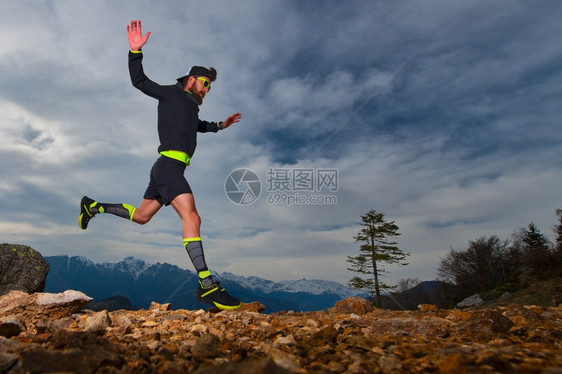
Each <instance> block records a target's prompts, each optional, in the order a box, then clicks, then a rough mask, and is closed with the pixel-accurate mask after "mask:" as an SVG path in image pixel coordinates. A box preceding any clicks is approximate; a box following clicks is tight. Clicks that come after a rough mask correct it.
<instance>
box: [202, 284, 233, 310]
mask: <svg viewBox="0 0 562 374" xmlns="http://www.w3.org/2000/svg"><path fill="white" fill-rule="evenodd" d="M195 300H197V301H200V302H202V303H205V304H209V305H213V306H215V307H217V308H219V309H222V310H232V309H238V308H240V306H241V305H242V302H241V301H240V300H238V299H237V298H235V297H232V296H230V295H229V293H228V292H226V290H225V289H224V288H222V287H221V286H220V283H219V282H215V283H213V284H212V285H210V286H209V287H203V286H202V285H201V282H199V286H198V287H197V293H196V294H195Z"/></svg>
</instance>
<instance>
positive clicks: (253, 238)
mask: <svg viewBox="0 0 562 374" xmlns="http://www.w3.org/2000/svg"><path fill="white" fill-rule="evenodd" d="M560 14H562V3H560V2H556V1H535V2H532V3H531V2H528V1H501V0H499V1H494V2H490V1H487V0H482V1H478V0H469V1H462V2H456V1H455V2H451V1H445V0H443V1H437V0H435V1H417V0H416V1H414V0H412V1H400V2H386V1H306V2H305V1H268V2H263V1H259V0H239V1H235V2H234V1H227V0H224V1H185V0H182V1H179V0H175V1H166V2H165V4H157V3H156V2H154V1H149V0H144V1H119V2H116V1H110V0H107V1H101V0H100V1H96V2H86V1H74V0H72V1H70V0H69V1H63V0H61V1H2V2H1V3H0V19H1V22H0V173H1V174H0V175H1V179H0V241H1V242H7V243H19V244H26V245H30V246H32V247H33V248H35V249H37V250H38V251H40V252H41V253H42V254H43V255H44V256H52V255H58V254H66V255H70V256H78V255H79V256H85V257H87V258H89V259H91V260H93V261H95V262H114V261H119V260H122V259H123V258H125V257H127V256H134V257H137V258H141V259H143V260H145V261H147V262H150V263H155V262H169V263H172V264H176V265H178V266H180V267H182V268H186V269H190V270H191V269H192V267H191V263H190V262H189V260H188V257H187V255H186V253H185V250H184V249H183V248H182V246H181V232H180V221H179V219H178V217H177V215H176V213H175V212H174V211H173V209H172V208H171V207H168V208H165V209H162V210H161V211H160V212H159V213H158V215H156V216H155V217H154V218H153V220H152V221H151V222H149V223H148V224H147V225H145V226H139V225H136V224H133V223H131V222H128V221H126V220H123V219H120V218H117V217H113V216H109V215H106V216H98V217H96V218H95V219H94V220H93V221H91V223H90V226H89V228H88V230H86V231H82V230H80V229H79V228H78V225H77V216H78V213H79V201H80V198H81V197H82V196H83V195H88V196H90V197H92V198H95V199H97V200H100V201H104V202H127V203H130V204H134V205H138V204H139V203H140V200H141V198H142V195H143V192H144V190H145V188H146V185H147V182H148V176H149V171H150V168H151V166H152V164H153V162H154V161H155V159H156V158H157V156H158V155H157V152H156V149H157V147H158V138H157V133H156V105H157V103H156V101H155V100H153V99H151V98H149V97H147V96H145V95H143V94H142V93H141V92H140V91H138V90H136V89H135V88H134V87H132V85H131V83H130V80H129V75H128V70H127V51H128V42H127V36H126V25H127V24H128V23H129V22H130V20H131V19H142V22H143V31H151V32H152V35H151V36H150V39H149V41H148V43H147V45H146V46H145V47H144V49H143V51H144V67H145V72H146V74H147V75H148V76H149V77H150V78H151V79H153V80H154V81H156V82H159V83H161V84H171V83H173V82H174V81H175V78H176V77H178V76H181V75H183V74H185V73H186V71H187V70H188V69H189V67H190V66H192V65H203V66H214V67H215V68H216V69H217V71H218V79H217V81H216V82H214V84H213V89H212V91H211V93H210V94H209V95H208V96H207V97H206V99H205V103H204V104H203V106H202V107H201V112H200V117H201V118H202V119H207V120H211V121H220V120H223V119H225V118H226V117H227V116H228V115H230V114H232V113H235V112H241V113H242V115H243V118H242V121H241V122H240V123H238V124H236V125H235V126H233V127H231V128H229V129H227V130H225V131H222V132H219V133H217V134H212V133H211V134H200V136H199V137H198V148H197V151H196V153H195V155H194V157H193V160H192V163H191V166H190V167H189V168H188V171H187V173H186V176H187V179H188V180H189V182H190V184H191V186H192V188H193V190H194V194H195V200H196V203H197V208H198V210H199V213H200V215H201V216H202V219H203V224H202V237H203V243H204V247H205V250H206V256H207V262H208V264H209V266H210V267H211V269H212V270H215V271H218V272H225V271H228V272H232V273H235V274H239V275H245V276H249V275H256V276H260V277H264V278H267V279H271V280H284V279H300V278H315V279H328V280H334V281H339V282H342V283H345V282H346V281H348V280H349V279H350V278H351V277H352V276H353V275H354V274H353V273H351V272H349V271H347V270H346V269H347V266H348V264H347V263H346V262H345V259H346V256H348V255H356V254H357V253H358V246H359V244H357V243H354V240H353V237H354V236H355V235H356V234H357V233H358V231H359V229H360V226H359V222H360V216H361V215H363V214H365V213H366V212H367V211H369V210H370V209H375V210H377V211H378V212H382V213H384V214H385V215H386V218H387V219H388V220H391V221H395V222H396V224H397V225H398V226H399V228H400V232H401V234H402V235H401V236H400V237H399V239H398V242H399V246H400V248H401V249H403V250H405V251H407V252H410V253H411V256H410V257H409V262H410V265H408V266H405V267H399V268H395V267H388V268H387V270H388V271H389V274H388V275H387V278H386V279H385V281H386V282H387V283H390V284H395V283H396V282H397V281H398V280H399V279H400V278H407V277H410V278H419V279H420V280H431V279H435V278H436V267H437V266H438V264H439V261H440V258H441V257H443V256H445V255H446V254H447V252H448V251H449V249H450V248H451V247H453V248H457V249H459V248H465V247H466V246H467V244H468V241H469V240H474V239H476V238H478V237H480V236H488V235H498V236H499V237H500V238H502V239H509V238H510V237H511V234H512V233H513V232H514V231H516V230H517V229H518V228H520V227H523V226H526V225H528V224H529V223H530V222H534V223H535V224H536V225H537V227H538V228H539V229H540V230H542V232H543V233H544V234H545V235H546V236H547V237H549V238H552V237H553V233H552V227H553V226H554V225H555V224H556V215H555V210H556V209H557V208H562V199H561V195H562V193H561V191H562V190H561V188H560V186H561V185H562V163H561V162H560V160H561V159H562V147H561V140H562V131H560V127H561V126H560V121H561V119H562V105H560V101H561V99H562V83H561V82H562V69H561V66H562V64H561V61H562V43H560V39H561V35H562V23H561V22H560ZM237 169H248V170H251V171H253V172H254V173H255V174H256V175H258V177H259V179H260V187H261V189H260V195H259V196H258V198H257V199H256V200H255V201H254V202H253V203H251V204H243V205H240V204H235V203H234V202H232V201H231V200H230V199H229V196H227V194H226V192H225V182H226V180H227V178H228V176H229V174H230V173H231V172H232V171H234V170H237ZM321 171H328V172H331V173H332V176H333V173H334V172H337V185H335V186H334V185H330V186H328V185H323V184H322V183H321V180H320V179H318V174H319V172H321ZM307 176H310V177H312V178H313V179H307V178H306V177H307ZM301 177H305V178H304V179H302V178H301ZM324 181H326V180H324ZM285 182H286V183H285ZM251 185H252V184H251V183H246V182H243V181H242V182H240V183H239V184H235V186H236V188H239V190H240V191H241V192H244V191H246V190H248V188H249V187H250V186H251ZM303 187H305V188H303ZM308 187H310V188H312V191H310V190H309V189H308ZM330 187H331V188H330ZM334 187H335V188H334ZM295 197H299V198H300V201H299V203H293V204H291V205H289V204H288V201H289V199H294V198H295ZM334 198H335V200H334ZM312 199H316V200H314V202H313V203H311V202H312V201H313V200H312ZM319 201H321V202H324V204H320V203H319ZM306 203H308V204H306Z"/></svg>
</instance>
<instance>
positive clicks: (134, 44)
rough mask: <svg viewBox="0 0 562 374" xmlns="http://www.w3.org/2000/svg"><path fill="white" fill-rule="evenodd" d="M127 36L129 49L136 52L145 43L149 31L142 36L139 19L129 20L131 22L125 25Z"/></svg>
mask: <svg viewBox="0 0 562 374" xmlns="http://www.w3.org/2000/svg"><path fill="white" fill-rule="evenodd" d="M127 36H128V37H129V46H130V47H131V51H135V52H137V51H140V50H141V48H142V47H143V46H144V45H145V44H146V41H147V40H148V37H149V36H150V31H149V32H147V33H146V35H145V36H144V37H143V36H142V27H141V21H140V19H139V20H138V21H131V24H130V25H127Z"/></svg>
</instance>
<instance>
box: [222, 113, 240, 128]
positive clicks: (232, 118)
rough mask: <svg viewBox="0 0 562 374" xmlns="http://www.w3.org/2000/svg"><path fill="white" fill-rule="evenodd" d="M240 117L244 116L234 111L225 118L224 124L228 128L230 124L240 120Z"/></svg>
mask: <svg viewBox="0 0 562 374" xmlns="http://www.w3.org/2000/svg"><path fill="white" fill-rule="evenodd" d="M240 118H242V114H240V113H234V114H233V115H231V116H229V117H228V118H227V119H225V120H224V122H223V124H222V125H223V127H224V128H225V129H226V128H227V127H228V126H230V125H233V124H235V123H237V122H240Z"/></svg>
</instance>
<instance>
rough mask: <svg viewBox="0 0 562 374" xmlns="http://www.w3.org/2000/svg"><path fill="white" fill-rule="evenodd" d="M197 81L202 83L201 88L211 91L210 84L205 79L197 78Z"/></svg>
mask: <svg viewBox="0 0 562 374" xmlns="http://www.w3.org/2000/svg"><path fill="white" fill-rule="evenodd" d="M197 79H198V80H200V81H201V82H203V87H205V88H208V89H209V91H211V82H209V81H208V80H207V79H206V78H202V77H197Z"/></svg>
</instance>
